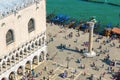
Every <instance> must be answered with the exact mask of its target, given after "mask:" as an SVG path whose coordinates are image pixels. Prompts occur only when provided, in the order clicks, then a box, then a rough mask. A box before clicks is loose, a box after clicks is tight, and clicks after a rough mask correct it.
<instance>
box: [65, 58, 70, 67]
mask: <svg viewBox="0 0 120 80" xmlns="http://www.w3.org/2000/svg"><path fill="white" fill-rule="evenodd" d="M70 60H71V58H70V57H66V61H67V67H66V68H67V69H68V68H69V62H70Z"/></svg>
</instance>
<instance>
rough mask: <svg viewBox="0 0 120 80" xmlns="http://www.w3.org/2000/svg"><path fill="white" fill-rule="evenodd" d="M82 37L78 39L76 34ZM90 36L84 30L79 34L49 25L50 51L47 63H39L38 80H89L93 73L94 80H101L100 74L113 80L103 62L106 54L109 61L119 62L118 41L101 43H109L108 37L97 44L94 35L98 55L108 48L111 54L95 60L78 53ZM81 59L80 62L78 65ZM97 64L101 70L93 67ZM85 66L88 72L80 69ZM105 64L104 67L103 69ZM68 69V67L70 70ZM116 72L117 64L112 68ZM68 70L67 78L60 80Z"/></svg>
mask: <svg viewBox="0 0 120 80" xmlns="http://www.w3.org/2000/svg"><path fill="white" fill-rule="evenodd" d="M70 32H72V34H73V36H72V38H68V37H67V38H66V36H67V35H68V34H69V33H70ZM78 33H79V34H80V36H79V37H78V36H77V34H78ZM88 36H89V34H88V33H84V32H82V31H80V32H77V31H76V30H74V29H67V28H66V29H64V28H60V26H57V25H52V26H51V24H47V41H46V43H47V46H48V47H47V48H48V54H49V55H48V57H47V59H48V60H47V61H44V62H42V63H40V65H39V66H38V67H36V68H35V73H39V72H40V73H41V75H39V76H38V77H37V78H35V80H44V79H43V77H45V78H47V79H45V80H90V79H87V78H89V77H90V76H91V75H92V74H93V77H94V78H93V80H99V79H98V78H99V77H100V75H103V74H104V73H105V75H104V77H103V76H102V80H112V79H111V78H112V76H111V74H109V73H108V66H109V65H108V64H106V63H105V62H104V61H103V59H104V58H105V56H107V54H109V56H110V60H113V59H114V60H115V61H120V48H117V47H118V46H119V45H120V43H119V41H118V40H113V41H112V42H110V43H107V44H105V45H104V44H103V43H102V42H103V41H104V40H106V39H107V38H106V37H103V38H102V39H99V42H95V39H96V38H97V37H98V35H94V41H93V48H94V51H96V53H99V52H100V51H101V50H102V51H104V50H106V49H108V50H109V52H107V53H105V54H103V53H101V54H100V56H96V57H94V58H84V57H83V56H82V54H81V53H80V52H78V51H77V50H76V48H77V49H78V50H80V49H83V48H86V49H87V47H86V46H83V43H84V42H88V38H89V37H88ZM113 42H114V43H115V46H114V47H110V45H111V44H112V43H113ZM61 44H62V45H65V47H66V48H65V49H63V50H61V49H60V45H61ZM100 45H101V46H102V48H101V49H98V48H99V46H100ZM77 60H80V63H79V62H77ZM93 62H94V63H95V65H96V66H97V68H98V69H99V70H97V69H96V70H95V69H94V68H93V67H91V66H90V64H92V63H93ZM81 65H84V66H85V69H81V68H80V66H81ZM102 65H104V66H103V67H102ZM67 67H68V68H67ZM112 68H113V69H114V71H117V70H119V68H120V66H119V65H116V66H113V67H112ZM65 70H66V71H67V73H68V75H67V78H61V77H60V76H59V75H60V74H61V73H64V71H65Z"/></svg>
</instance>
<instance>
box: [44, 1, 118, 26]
mask: <svg viewBox="0 0 120 80" xmlns="http://www.w3.org/2000/svg"><path fill="white" fill-rule="evenodd" d="M46 1H47V14H49V13H52V12H54V13H55V14H65V15H68V16H70V17H75V18H77V19H79V20H88V19H89V17H90V16H94V17H95V18H96V19H97V20H98V21H100V22H101V23H102V24H109V23H110V24H112V25H116V24H119V25H120V6H113V5H109V4H107V3H93V2H87V1H83V0H46ZM97 1H105V0H97ZM106 1H109V2H111V3H114V4H120V0H106Z"/></svg>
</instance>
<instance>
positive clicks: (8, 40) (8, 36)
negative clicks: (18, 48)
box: [6, 30, 14, 45]
mask: <svg viewBox="0 0 120 80" xmlns="http://www.w3.org/2000/svg"><path fill="white" fill-rule="evenodd" d="M12 42H14V35H13V31H12V30H8V32H7V34H6V44H7V45H8V44H10V43H12Z"/></svg>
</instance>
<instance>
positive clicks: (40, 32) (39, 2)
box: [0, 0, 47, 80]
mask: <svg viewBox="0 0 120 80" xmlns="http://www.w3.org/2000/svg"><path fill="white" fill-rule="evenodd" d="M45 3H46V1H45V0H10V1H8V2H7V1H6V0H1V1H0V26H1V27H0V34H1V36H0V80H14V79H13V75H14V76H17V75H21V74H22V75H23V74H24V73H25V72H26V71H27V70H31V69H32V68H33V65H38V63H39V62H42V61H44V60H46V53H47V51H46V45H45V40H46V10H45V9H46V7H45V6H46V4H45ZM1 5H2V6H1ZM15 80H17V79H15Z"/></svg>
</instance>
